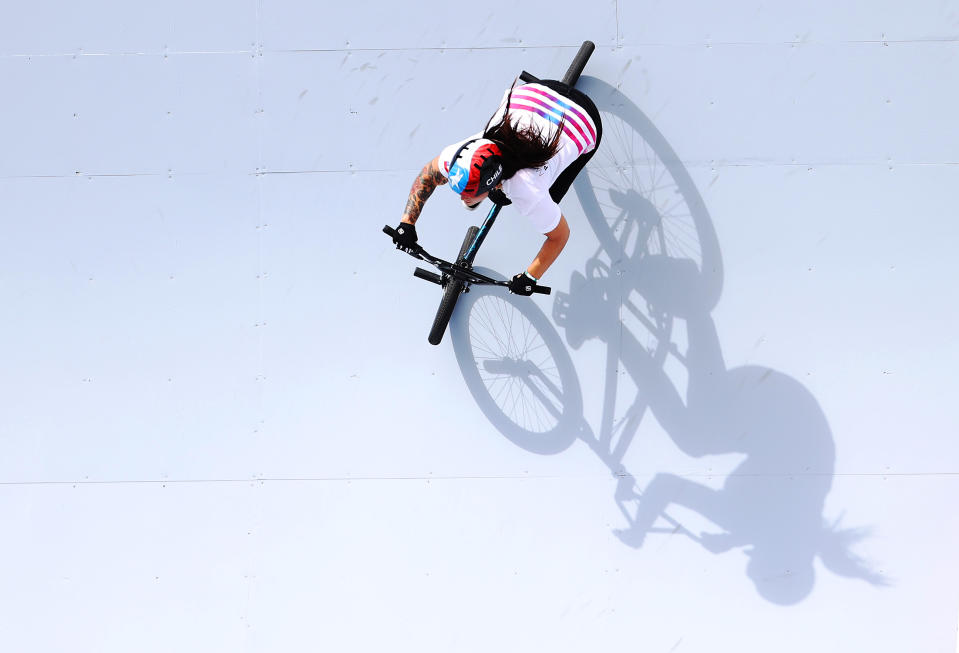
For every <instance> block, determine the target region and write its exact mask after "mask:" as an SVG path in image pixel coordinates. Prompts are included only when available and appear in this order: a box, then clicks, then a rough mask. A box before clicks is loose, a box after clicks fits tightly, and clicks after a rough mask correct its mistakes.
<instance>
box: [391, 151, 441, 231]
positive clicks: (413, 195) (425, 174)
mask: <svg viewBox="0 0 959 653" xmlns="http://www.w3.org/2000/svg"><path fill="white" fill-rule="evenodd" d="M446 182H447V179H446V176H445V175H444V174H443V173H442V172H441V171H440V158H439V157H436V158H435V159H433V160H432V161H430V162H429V163H427V164H426V165H425V166H423V169H422V170H420V174H419V176H418V177H417V178H416V179H415V180H414V181H413V187H412V188H411V189H410V198H409V199H408V200H407V201H406V210H405V211H403V220H402V222H406V223H409V224H416V220H417V219H418V218H419V217H420V212H421V211H422V210H423V205H424V204H425V203H426V200H427V199H428V198H429V196H430V195H432V194H433V189H434V188H436V187H437V186H440V185H442V184H445V183H446Z"/></svg>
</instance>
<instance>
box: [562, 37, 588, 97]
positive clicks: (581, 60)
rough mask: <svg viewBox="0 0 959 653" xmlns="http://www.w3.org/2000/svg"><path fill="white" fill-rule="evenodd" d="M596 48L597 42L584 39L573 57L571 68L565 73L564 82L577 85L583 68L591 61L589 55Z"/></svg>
mask: <svg viewBox="0 0 959 653" xmlns="http://www.w3.org/2000/svg"><path fill="white" fill-rule="evenodd" d="M595 49H596V44H594V43H593V42H592V41H583V45H581V46H580V47H579V51H578V52H577V53H576V56H575V57H573V63H571V64H570V65H569V69H568V70H567V71H566V74H565V75H563V83H564V84H567V85H569V86H571V87H572V86H576V81H577V80H578V79H579V76H580V75H581V74H583V68H585V67H586V62H587V61H589V57H590V56H591V55H592V54H593V50H595Z"/></svg>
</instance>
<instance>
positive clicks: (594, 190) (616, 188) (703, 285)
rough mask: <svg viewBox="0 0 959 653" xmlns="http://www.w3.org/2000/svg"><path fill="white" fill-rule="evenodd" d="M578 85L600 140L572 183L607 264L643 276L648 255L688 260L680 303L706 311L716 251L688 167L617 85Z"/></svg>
mask: <svg viewBox="0 0 959 653" xmlns="http://www.w3.org/2000/svg"><path fill="white" fill-rule="evenodd" d="M577 88H579V89H580V90H582V91H583V92H585V93H586V94H587V95H589V96H590V98H591V99H592V100H593V102H594V103H595V104H596V107H597V109H598V110H599V112H600V115H601V116H602V119H603V140H602V142H601V144H600V147H599V150H598V151H597V152H596V155H595V156H594V157H593V160H592V161H590V163H589V165H588V166H587V167H586V170H585V171H584V172H585V174H580V175H579V176H578V177H577V179H576V180H575V182H574V185H573V188H574V189H575V191H576V195H577V197H578V198H579V201H580V204H581V205H582V207H583V211H584V213H585V215H586V217H587V219H588V220H589V223H590V226H591V227H592V229H593V231H594V232H595V234H596V237H597V238H598V239H599V243H600V245H601V247H602V249H603V250H604V251H605V253H606V255H607V256H608V257H609V259H610V262H611V265H612V266H613V271H614V272H618V271H617V270H616V269H615V268H616V267H617V266H620V267H622V266H627V267H629V268H631V269H629V270H624V271H625V272H627V273H628V272H632V273H633V277H639V278H641V277H642V276H643V274H642V273H643V272H644V270H643V265H644V261H645V260H646V259H651V258H660V259H661V258H670V259H683V260H687V261H692V262H693V263H695V265H696V267H697V269H698V274H697V275H695V276H694V278H693V279H691V280H690V281H691V282H692V283H690V284H688V285H687V286H686V287H684V288H683V292H684V293H685V294H686V295H687V296H686V297H684V302H685V303H686V304H687V305H695V309H696V311H697V312H704V311H705V312H708V311H710V310H712V309H713V308H714V307H715V306H716V303H717V302H718V301H719V296H720V293H721V291H722V283H723V269H722V257H721V255H720V249H719V241H718V239H717V237H716V232H715V229H714V228H713V225H712V220H711V219H710V216H709V212H708V211H707V210H706V205H705V203H704V202H703V199H702V197H701V196H700V194H699V191H698V190H697V189H696V185H695V183H694V182H693V180H692V178H691V177H690V175H689V172H688V171H687V170H686V167H685V166H684V165H683V163H682V161H680V159H679V157H678V156H677V155H676V153H675V152H674V151H673V149H672V147H671V146H670V145H669V143H668V142H667V141H666V138H665V137H664V136H663V135H662V133H660V131H659V130H658V129H657V128H656V127H655V125H653V123H652V121H651V120H650V119H649V118H648V117H647V116H646V114H644V113H643V112H642V111H641V110H640V109H639V107H637V106H636V105H635V104H633V102H632V101H630V100H629V98H627V97H626V96H625V95H623V94H622V92H620V91H619V90H618V89H617V88H615V87H614V86H611V85H609V84H608V83H606V82H604V81H602V80H600V79H597V78H595V77H588V76H586V77H582V78H580V81H579V83H578V84H577ZM640 290H641V291H642V288H640ZM647 299H649V298H647Z"/></svg>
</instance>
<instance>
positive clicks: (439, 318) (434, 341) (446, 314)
mask: <svg viewBox="0 0 959 653" xmlns="http://www.w3.org/2000/svg"><path fill="white" fill-rule="evenodd" d="M595 48H596V46H595V45H594V44H593V42H592V41H584V42H583V44H582V45H581V46H580V48H579V51H578V52H577V53H576V56H575V57H573V62H572V63H571V64H570V66H569V69H568V70H567V71H566V74H565V75H564V76H563V80H562V81H563V83H564V84H567V85H569V86H571V87H572V86H574V85H575V84H576V80H578V79H579V76H580V74H582V72H583V68H585V67H586V62H587V61H589V57H590V55H592V53H593V50H594V49H595ZM519 78H520V79H521V80H522V81H524V82H527V83H531V82H538V81H540V80H539V78H537V77H534V76H533V75H531V74H530V73H528V72H526V71H525V70H524V71H523V72H522V73H521V74H520V76H519ZM502 208H503V207H502V206H501V205H499V204H495V203H494V204H493V206H492V207H491V208H490V211H489V213H488V214H487V216H486V220H484V221H483V224H482V225H481V226H478V227H477V226H475V225H474V226H471V227H470V228H469V229H467V230H466V237H465V238H464V239H463V245H462V246H461V247H460V252H459V254H458V255H457V257H456V260H455V261H453V262H450V261H446V260H444V259H441V258H438V257H436V256H433V255H431V254H430V253H429V252H427V251H426V250H425V249H423V248H422V247H420V246H419V245H417V246H414V247H412V248H409V249H408V250H407V253H408V254H410V256H412V257H414V258H417V259H419V260H421V261H426V262H427V263H430V264H431V265H433V266H434V267H436V268H437V270H439V272H440V274H437V273H436V272H431V271H429V270H425V269H423V268H419V267H418V268H416V269H415V270H414V271H413V275H414V276H415V277H418V278H420V279H424V280H425V281H430V282H432V283H435V284H437V285H439V286H441V287H442V288H443V298H442V299H441V300H440V305H439V308H438V309H437V311H436V317H435V318H434V319H433V326H432V328H431V329H430V333H429V342H430V344H431V345H438V344H440V342H441V341H442V340H443V334H444V333H445V332H446V328H447V326H448V325H449V322H450V318H451V317H452V315H453V309H454V308H455V307H456V302H457V300H458V299H459V296H460V295H461V294H463V293H467V292H469V289H470V286H472V285H488V286H505V287H508V286H509V282H507V281H503V280H497V279H494V278H492V277H490V276H488V275H486V274H483V273H480V272H478V271H476V270H474V269H473V261H474V260H475V259H476V255H477V253H478V252H479V248H480V246H481V245H482V244H483V241H484V240H486V237H487V236H488V235H489V232H490V230H491V229H492V228H493V223H494V222H496V217H497V216H498V215H499V212H500V210H501V209H502ZM383 232H384V233H386V234H387V235H388V236H390V238H392V239H393V241H394V242H397V239H398V234H397V233H396V230H395V229H393V228H392V227H390V226H388V225H387V226H384V227H383ZM399 248H400V246H399V245H398V244H397V249H399ZM533 292H534V293H540V294H545V295H548V294H549V293H550V288H549V287H547V286H541V285H539V284H534V286H533Z"/></svg>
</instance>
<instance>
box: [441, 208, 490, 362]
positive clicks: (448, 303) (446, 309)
mask: <svg viewBox="0 0 959 653" xmlns="http://www.w3.org/2000/svg"><path fill="white" fill-rule="evenodd" d="M478 233H479V227H475V226H474V227H470V228H469V229H467V230H466V237H465V238H463V244H462V245H461V246H460V253H459V255H458V256H457V257H456V262H457V263H460V262H462V261H463V257H465V256H466V252H468V251H469V247H470V245H472V244H473V240H474V239H475V238H476V234H478ZM465 289H466V284H465V283H464V282H462V281H460V280H459V279H454V278H453V277H449V278H448V279H447V280H446V286H445V287H444V288H443V299H442V300H440V307H439V308H438V309H436V317H435V318H434V319H433V328H432V329H430V337H429V341H430V344H431V345H438V344H440V342H442V341H443V334H444V333H446V327H447V325H449V323H450V317H452V315H453V309H454V308H456V300H458V299H459V297H460V294H462V293H463V291H464V290H465Z"/></svg>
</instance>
